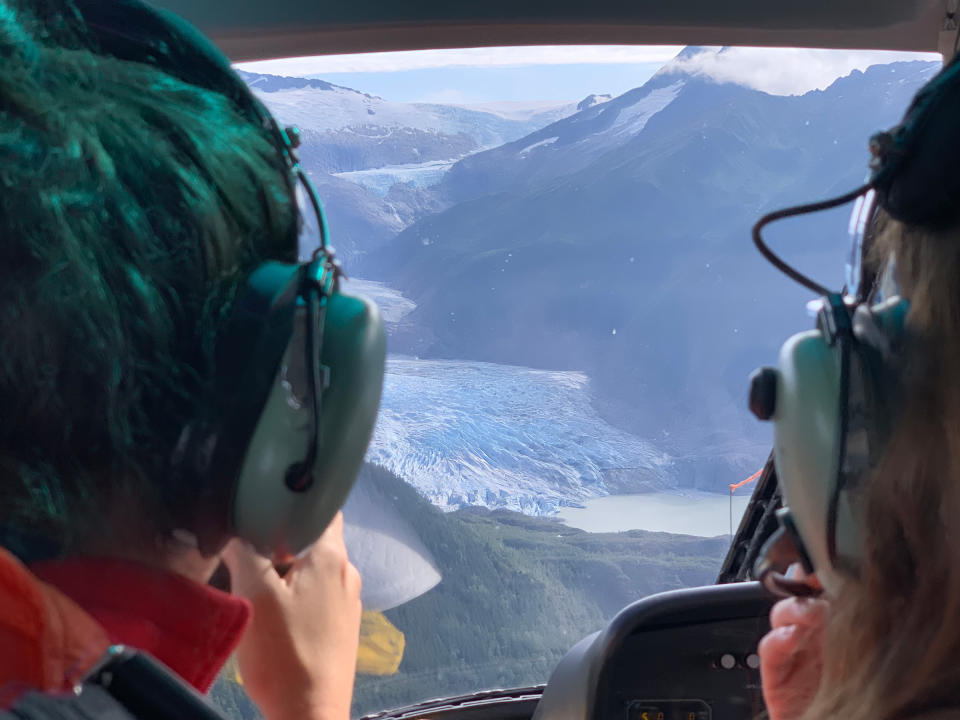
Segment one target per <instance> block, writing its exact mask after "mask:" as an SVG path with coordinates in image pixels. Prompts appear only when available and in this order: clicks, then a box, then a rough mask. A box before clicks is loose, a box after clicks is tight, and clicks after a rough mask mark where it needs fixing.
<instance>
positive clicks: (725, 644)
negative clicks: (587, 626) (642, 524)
mask: <svg viewBox="0 0 960 720" xmlns="http://www.w3.org/2000/svg"><path fill="white" fill-rule="evenodd" d="M772 602H773V599H772V598H771V597H770V595H769V594H768V593H767V592H766V591H764V590H763V588H761V587H760V585H759V584H758V583H755V582H743V583H732V584H729V585H713V586H709V587H700V588H691V589H686V590H675V591H671V592H666V593H660V594H658V595H653V596H650V597H648V598H644V599H643V600H640V601H638V602H635V603H633V604H632V605H629V606H628V607H626V608H624V609H623V610H622V611H621V612H620V613H619V614H618V615H617V616H616V617H614V619H613V620H611V621H610V623H609V624H608V625H607V626H606V628H604V629H603V630H601V631H599V632H597V633H594V634H592V635H589V636H587V637H586V638H584V639H583V640H581V641H580V642H579V643H577V644H576V645H575V646H574V647H573V648H572V649H571V650H570V651H569V652H568V653H567V655H566V657H564V658H563V660H561V661H560V663H559V664H558V665H557V667H556V669H555V670H554V672H553V674H552V675H551V677H550V680H549V681H548V682H547V684H546V685H545V686H542V687H530V688H520V689H516V690H509V691H488V692H484V693H477V694H475V695H470V696H463V697H459V698H447V699H444V700H438V701H433V702H428V703H421V704H418V705H416V706H411V707H408V708H402V709H398V710H392V711H389V712H384V713H378V714H376V715H371V716H368V717H367V718H366V719H365V720H407V719H408V718H430V719H431V720H447V718H451V717H452V716H453V715H456V718H457V720H467V719H469V720H494V719H496V720H528V719H530V718H532V720H752V719H753V718H756V717H758V716H759V715H760V714H761V713H762V712H763V709H764V707H763V699H762V696H761V692H760V670H759V667H760V659H759V656H758V655H757V644H758V643H759V641H760V638H762V637H763V635H764V634H765V633H766V632H767V631H768V630H769V624H768V621H767V615H768V612H769V609H770V606H771V604H772Z"/></svg>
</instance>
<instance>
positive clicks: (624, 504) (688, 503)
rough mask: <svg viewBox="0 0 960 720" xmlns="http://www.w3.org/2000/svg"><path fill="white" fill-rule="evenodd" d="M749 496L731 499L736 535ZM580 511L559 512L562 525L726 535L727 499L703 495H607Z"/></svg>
mask: <svg viewBox="0 0 960 720" xmlns="http://www.w3.org/2000/svg"><path fill="white" fill-rule="evenodd" d="M749 500H750V496H749V495H734V497H733V529H734V532H736V529H737V525H739V523H740V518H741V517H742V516H743V512H744V510H746V507H747V502H749ZM583 505H584V506H585V507H583V508H570V507H565V508H561V509H560V510H559V511H558V512H557V516H558V517H560V519H561V520H563V522H564V524H566V525H569V526H570V527H575V528H580V529H581V530H586V531H587V532H623V531H625V530H650V531H652V532H669V533H679V534H682V535H699V536H702V537H714V536H716V535H727V534H728V533H729V532H730V497H729V496H728V495H723V494H720V493H707V492H695V491H690V492H682V493H681V492H656V493H645V494H643V495H609V496H607V497H599V498H592V499H589V500H585V501H583Z"/></svg>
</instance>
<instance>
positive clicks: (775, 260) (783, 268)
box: [752, 183, 873, 295]
mask: <svg viewBox="0 0 960 720" xmlns="http://www.w3.org/2000/svg"><path fill="white" fill-rule="evenodd" d="M872 187H873V186H872V185H871V184H870V183H867V184H866V185H863V186H861V187H858V188H857V189H856V190H851V191H850V192H848V193H846V194H845V195H841V196H839V197H835V198H831V199H830V200H822V201H820V202H815V203H808V204H806V205H796V206H794V207H788V208H784V209H782V210H776V211H775V212H772V213H768V214H766V215H764V216H763V217H762V218H760V219H759V220H757V222H756V224H755V225H754V226H753V231H752V232H753V244H754V245H756V246H757V250H759V251H760V254H761V255H763V256H764V257H765V258H766V259H767V261H768V262H770V264H771V265H773V266H774V267H775V268H777V269H778V270H779V271H780V272H782V273H783V274H784V275H786V276H787V277H789V278H790V279H791V280H793V281H795V282H798V283H800V284H801V285H803V286H804V287H805V288H808V289H810V290H813V292H815V293H817V294H818V295H830V294H831V291H830V290H829V288H826V287H824V286H823V285H821V284H819V283H818V282H816V281H814V280H811V279H810V278H809V277H807V276H806V275H804V274H803V273H801V272H800V271H799V270H797V269H795V268H793V267H792V266H790V265H788V264H787V263H786V262H785V261H784V260H782V259H780V257H779V256H778V255H777V254H776V253H774V252H773V251H772V250H771V249H770V248H769V246H768V245H767V243H766V242H765V241H764V239H763V235H762V234H761V231H762V230H763V228H764V227H766V226H767V225H769V224H770V223H772V222H774V221H776V220H781V219H783V218H788V217H793V216H795V215H806V214H808V213H814V212H819V211H820V210H829V209H830V208H834V207H837V206H839V205H845V204H846V203H848V202H852V201H854V200H856V199H857V198H858V197H860V196H861V195H863V194H864V193H866V192H869V191H870V190H871V189H872Z"/></svg>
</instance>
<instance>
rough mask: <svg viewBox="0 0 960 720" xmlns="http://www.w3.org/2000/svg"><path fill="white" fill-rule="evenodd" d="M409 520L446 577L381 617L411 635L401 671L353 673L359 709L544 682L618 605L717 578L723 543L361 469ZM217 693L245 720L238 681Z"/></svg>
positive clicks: (373, 468)
mask: <svg viewBox="0 0 960 720" xmlns="http://www.w3.org/2000/svg"><path fill="white" fill-rule="evenodd" d="M364 474H365V475H366V477H367V479H368V481H371V482H372V483H373V484H375V486H376V487H377V488H378V490H379V491H380V492H381V493H382V494H383V495H384V496H386V497H390V498H393V499H394V503H395V508H396V509H397V510H398V511H399V512H400V514H401V515H403V516H405V517H408V518H409V519H410V520H411V522H412V524H413V525H414V526H415V527H416V528H417V530H418V532H419V533H420V539H421V540H422V541H423V543H424V545H425V546H426V547H427V549H428V550H429V551H430V552H431V553H432V554H433V556H434V560H435V561H436V564H437V566H438V568H439V569H440V571H441V573H442V575H443V580H442V581H441V582H440V584H439V585H438V586H437V587H435V588H434V589H433V590H431V591H429V592H428V593H426V594H425V595H422V596H421V597H419V598H416V599H415V600H413V601H411V602H409V603H407V604H405V605H402V606H400V607H398V608H395V609H393V610H388V611H387V612H386V615H387V617H388V618H389V620H390V621H391V622H392V623H393V624H394V625H395V626H396V627H397V628H398V629H399V630H401V631H402V632H403V633H404V635H405V636H406V653H405V655H404V658H403V661H402V663H401V665H400V671H399V672H398V673H397V674H395V675H393V676H389V677H364V676H361V677H359V678H358V680H357V688H356V692H355V695H354V714H355V715H361V714H364V713H368V712H372V711H376V710H380V709H384V708H388V707H395V706H398V705H403V704H407V703H412V702H417V701H420V700H424V699H427V698H429V697H433V696H434V695H436V693H437V688H443V689H444V692H445V694H451V693H455V692H469V691H472V690H478V689H484V688H492V687H511V686H519V685H524V684H529V683H538V682H545V681H546V679H547V677H548V676H549V674H550V671H551V670H552V669H553V667H554V665H555V664H556V663H557V661H558V660H559V659H560V658H561V657H562V656H563V654H564V653H565V652H566V651H567V650H568V649H570V647H572V646H573V644H574V643H575V642H576V641H577V640H579V639H580V638H581V637H583V636H584V635H586V634H588V633H590V632H593V631H594V630H598V629H600V628H601V627H602V626H603V624H604V622H605V621H606V620H609V619H610V617H612V616H613V615H614V614H615V613H616V612H617V611H618V610H619V609H620V608H621V607H623V606H624V605H626V604H628V603H629V602H632V601H633V600H636V599H639V598H641V597H643V596H645V595H649V594H652V593H656V592H661V591H664V590H671V589H675V588H679V587H689V586H693V585H703V584H709V583H711V582H713V580H714V578H715V576H716V573H717V569H718V567H719V564H720V561H721V559H722V557H723V553H724V552H725V551H726V547H727V538H726V537H718V538H697V537H690V536H684V535H670V534H666V533H647V532H642V531H632V532H627V533H586V532H583V531H581V530H575V529H573V528H568V527H565V526H564V525H562V524H560V523H559V522H557V521H555V520H550V519H545V518H531V517H528V516H525V515H521V514H519V513H513V512H509V511H505V510H498V511H493V512H490V511H487V510H478V509H472V510H461V511H458V512H454V513H443V512H441V511H439V510H438V509H436V508H435V507H433V506H432V505H430V504H429V503H428V502H427V501H426V500H424V499H423V498H421V497H420V496H419V495H418V494H417V492H416V490H414V489H413V488H412V487H410V486H409V485H407V484H406V483H404V482H403V481H402V480H400V478H398V477H397V476H395V475H393V474H391V473H389V472H387V471H385V470H383V469H382V468H378V467H376V466H372V465H368V466H366V467H365V469H364ZM214 697H215V699H216V700H217V701H218V702H220V703H222V704H224V705H227V706H231V707H232V708H233V712H234V713H239V716H240V717H243V718H250V717H253V715H252V714H251V713H252V712H253V708H252V706H251V705H246V706H244V698H242V697H239V696H238V693H237V692H236V690H235V688H230V687H226V686H225V683H223V682H221V683H220V685H218V687H217V688H216V691H215V693H214Z"/></svg>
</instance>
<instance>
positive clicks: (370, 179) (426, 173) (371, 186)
mask: <svg viewBox="0 0 960 720" xmlns="http://www.w3.org/2000/svg"><path fill="white" fill-rule="evenodd" d="M457 160H459V158H452V159H450V160H432V161H429V162H424V163H408V164H405V165H387V166H385V167H380V168H372V169H369V170H351V171H349V172H340V173H333V174H334V175H335V176H336V177H338V178H341V179H343V180H349V181H350V182H353V183H356V184H357V185H362V186H363V187H365V188H367V190H370V191H371V192H373V193H374V194H375V195H377V196H379V197H385V196H386V194H387V193H388V192H389V191H390V188H392V187H393V186H394V185H395V184H397V183H404V184H406V185H412V186H413V187H415V188H428V187H433V186H434V185H437V184H439V182H440V181H441V180H443V176H444V175H445V174H446V173H447V171H448V170H449V169H450V168H451V167H452V166H453V164H454V163H455V162H457Z"/></svg>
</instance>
